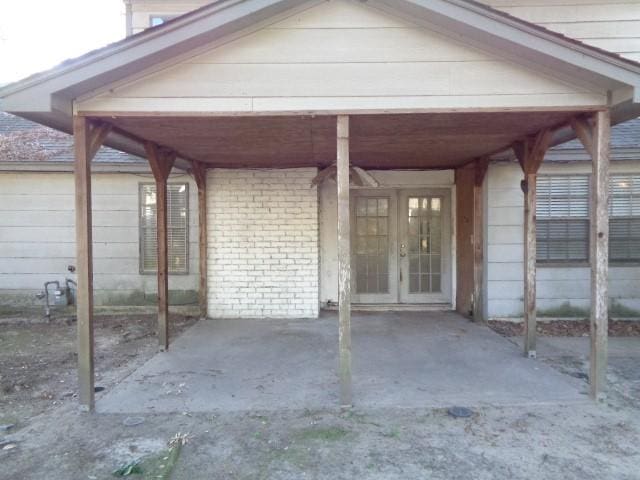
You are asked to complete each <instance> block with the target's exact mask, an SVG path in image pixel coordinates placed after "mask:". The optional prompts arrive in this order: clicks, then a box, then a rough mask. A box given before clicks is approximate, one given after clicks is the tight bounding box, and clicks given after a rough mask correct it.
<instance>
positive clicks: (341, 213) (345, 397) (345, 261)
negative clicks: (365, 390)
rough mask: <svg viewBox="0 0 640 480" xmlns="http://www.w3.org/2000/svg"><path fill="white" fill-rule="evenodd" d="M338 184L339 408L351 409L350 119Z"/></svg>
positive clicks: (341, 119) (344, 127) (340, 138)
mask: <svg viewBox="0 0 640 480" xmlns="http://www.w3.org/2000/svg"><path fill="white" fill-rule="evenodd" d="M337 153H338V155H337V157H338V158H337V183H338V311H339V313H338V317H339V349H340V360H339V372H340V404H341V406H343V407H350V406H351V403H352V394H351V233H350V232H351V224H350V220H349V212H350V211H349V117H348V116H347V115H338V120H337Z"/></svg>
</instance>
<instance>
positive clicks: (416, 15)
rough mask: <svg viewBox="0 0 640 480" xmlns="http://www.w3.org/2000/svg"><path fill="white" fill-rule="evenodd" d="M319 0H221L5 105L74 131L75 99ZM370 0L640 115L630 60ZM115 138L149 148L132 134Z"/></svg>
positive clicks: (475, 7)
mask: <svg viewBox="0 0 640 480" xmlns="http://www.w3.org/2000/svg"><path fill="white" fill-rule="evenodd" d="M319 3H321V2H320V1H319V0H311V1H302V0H218V1H216V2H214V3H212V4H209V5H206V6H203V7H201V8H199V9H197V10H194V11H192V12H189V13H187V14H184V15H182V16H180V17H177V18H174V19H172V20H169V21H167V22H166V23H164V24H162V25H159V26H157V27H154V28H150V29H148V30H145V31H143V32H141V33H139V34H136V35H133V36H131V37H128V38H126V39H124V40H122V41H120V42H116V43H114V44H111V45H108V46H106V47H104V48H102V49H99V50H95V51H93V52H89V53H88V54H86V55H83V56H81V57H79V58H76V59H72V60H68V61H66V62H64V63H62V64H61V65H59V66H57V67H55V68H53V69H51V70H48V71H46V72H41V73H39V74H35V75H32V76H30V77H28V78H26V79H24V80H22V81H19V82H16V83H14V84H10V85H8V86H5V87H4V88H1V89H0V98H1V99H2V103H1V104H0V106H1V107H2V108H3V109H5V110H7V111H10V112H13V113H16V114H18V115H20V116H23V117H26V118H30V119H32V120H35V121H37V122H39V123H42V124H45V125H48V126H51V127H53V128H55V129H58V130H63V131H67V132H69V131H70V130H71V118H72V114H73V111H72V110H73V107H72V106H73V100H74V99H76V98H78V97H82V96H85V95H88V94H90V93H91V92H95V91H97V90H99V89H101V88H104V87H105V86H108V85H110V84H112V83H114V82H117V81H120V80H122V79H126V78H130V77H132V76H133V75H135V74H137V73H139V72H143V71H145V70H148V69H150V68H154V67H156V66H157V65H159V64H163V63H167V62H170V61H172V60H173V59H175V58H178V57H180V56H181V55H185V54H188V53H190V52H193V51H194V50H196V49H198V48H200V47H202V46H205V45H207V44H211V43H213V42H215V41H219V40H221V39H226V38H229V37H230V36H232V35H234V34H237V33H238V32H241V31H246V30H247V29H254V30H255V29H258V28H259V27H260V25H262V24H264V23H265V22H268V21H271V20H272V19H274V18H277V17H279V16H284V15H290V14H292V13H294V12H295V11H296V10H303V9H306V8H309V7H310V6H313V5H315V4H319ZM367 5H369V6H371V7H374V8H377V9H379V10H382V11H385V12H388V13H391V14H393V15H397V16H402V17H404V18H407V19H409V20H410V21H412V22H414V23H417V24H423V25H428V26H429V27H430V28H433V27H434V26H435V27H436V28H437V29H440V30H441V31H443V32H448V33H454V34H455V35H456V36H457V37H458V38H461V39H463V40H465V41H469V42H470V43H473V44H477V45H484V46H486V47H487V48H490V49H494V50H500V51H501V53H503V54H504V55H505V56H507V57H510V58H512V59H513V60H515V61H517V62H520V63H527V62H528V64H529V65H539V66H540V67H541V68H545V69H546V70H547V71H553V72H557V73H558V75H564V76H565V78H574V79H576V81H578V79H584V80H586V81H588V82H591V83H593V84H597V85H600V86H601V87H603V88H606V89H607V90H609V91H612V92H613V93H612V95H611V98H612V103H613V104H612V120H613V123H617V122H620V121H624V120H626V119H629V118H633V117H635V116H637V115H638V114H640V105H639V104H638V103H636V102H638V101H640V64H639V63H637V62H633V61H631V60H627V59H624V58H622V57H620V56H618V55H616V54H614V53H611V52H607V51H604V50H601V49H598V48H595V47H592V46H589V45H586V44H584V43H581V42H578V41H576V40H573V39H570V38H567V37H565V36H563V35H560V34H558V33H555V32H552V31H550V30H547V29H545V28H542V27H540V26H537V25H534V24H532V23H529V22H526V21H524V20H521V19H518V18H516V17H513V16H511V15H508V14H506V13H504V12H500V11H498V10H495V9H493V8H491V7H488V6H486V5H484V4H480V3H477V2H475V1H473V0H368V1H367ZM109 144H110V145H112V146H115V147H116V148H119V149H124V150H126V151H129V152H133V153H138V154H143V152H141V151H140V147H139V146H137V145H133V144H132V142H131V141H130V140H127V139H126V138H117V136H115V135H112V136H111V137H110V139H109Z"/></svg>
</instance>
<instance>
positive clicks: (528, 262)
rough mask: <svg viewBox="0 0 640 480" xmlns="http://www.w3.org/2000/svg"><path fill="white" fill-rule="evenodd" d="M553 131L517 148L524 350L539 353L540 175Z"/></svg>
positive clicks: (530, 354) (531, 355)
mask: <svg viewBox="0 0 640 480" xmlns="http://www.w3.org/2000/svg"><path fill="white" fill-rule="evenodd" d="M552 136H553V135H552V131H551V130H549V129H546V130H542V131H541V132H539V133H538V134H537V135H536V136H535V137H533V138H527V139H526V140H524V141H522V142H518V143H516V144H514V146H513V150H514V152H515V154H516V157H517V158H518V161H519V162H520V166H521V167H522V171H523V172H524V180H523V181H522V191H523V193H524V259H523V260H524V354H525V356H527V357H529V358H535V357H536V337H537V335H536V323H537V322H536V179H537V174H538V170H539V169H540V166H541V165H542V161H543V160H544V156H545V154H546V152H547V150H548V149H549V145H550V144H551V139H552Z"/></svg>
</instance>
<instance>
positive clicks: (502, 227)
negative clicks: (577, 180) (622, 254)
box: [486, 162, 640, 319]
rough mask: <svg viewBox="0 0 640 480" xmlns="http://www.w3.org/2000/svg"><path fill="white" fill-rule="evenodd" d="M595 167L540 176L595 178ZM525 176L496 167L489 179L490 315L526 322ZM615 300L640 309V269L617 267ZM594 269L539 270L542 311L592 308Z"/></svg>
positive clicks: (547, 168)
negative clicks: (567, 306) (592, 171)
mask: <svg viewBox="0 0 640 480" xmlns="http://www.w3.org/2000/svg"><path fill="white" fill-rule="evenodd" d="M590 169H591V165H590V164H589V163H582V164H572V165H566V164H565V165H552V164H548V163H545V164H544V165H543V167H542V169H541V172H540V173H590ZM638 171H640V165H638V164H637V163H636V164H633V163H621V162H615V163H613V164H612V173H613V172H619V173H625V172H638ZM521 180H522V171H521V170H520V167H519V166H518V165H516V164H493V165H491V167H490V168H489V172H488V175H487V209H488V210H487V212H488V218H487V231H488V238H487V258H486V261H487V285H486V289H487V305H486V308H487V316H488V318H490V319H491V318H500V317H521V316H522V313H523V302H522V299H523V280H522V278H523V263H522V259H523V255H524V252H523V237H524V235H523V216H524V211H523V210H524V197H523V194H522V191H521V190H520V181H521ZM609 272H610V281H609V288H610V291H609V295H610V298H611V299H612V300H615V302H617V303H618V304H620V305H623V306H626V307H629V308H632V309H640V266H637V265H632V266H624V267H622V266H616V265H611V266H610V269H609ZM589 298H590V270H589V267H587V266H577V267H562V266H560V267H542V266H538V278H537V307H538V310H541V311H544V310H550V309H555V308H558V307H561V306H562V305H563V304H564V303H566V302H569V304H570V305H571V306H572V307H577V308H582V309H588V308H589Z"/></svg>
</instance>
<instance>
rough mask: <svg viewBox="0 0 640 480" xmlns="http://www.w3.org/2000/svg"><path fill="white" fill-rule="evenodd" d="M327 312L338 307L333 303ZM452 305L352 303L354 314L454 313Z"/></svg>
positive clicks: (327, 308)
mask: <svg viewBox="0 0 640 480" xmlns="http://www.w3.org/2000/svg"><path fill="white" fill-rule="evenodd" d="M324 309H325V310H330V311H337V310H338V305H337V304H335V303H332V304H330V305H327V306H326V307H325V308H324ZM452 310H453V308H452V307H451V304H450V303H352V304H351V311H352V312H441V311H452Z"/></svg>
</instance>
